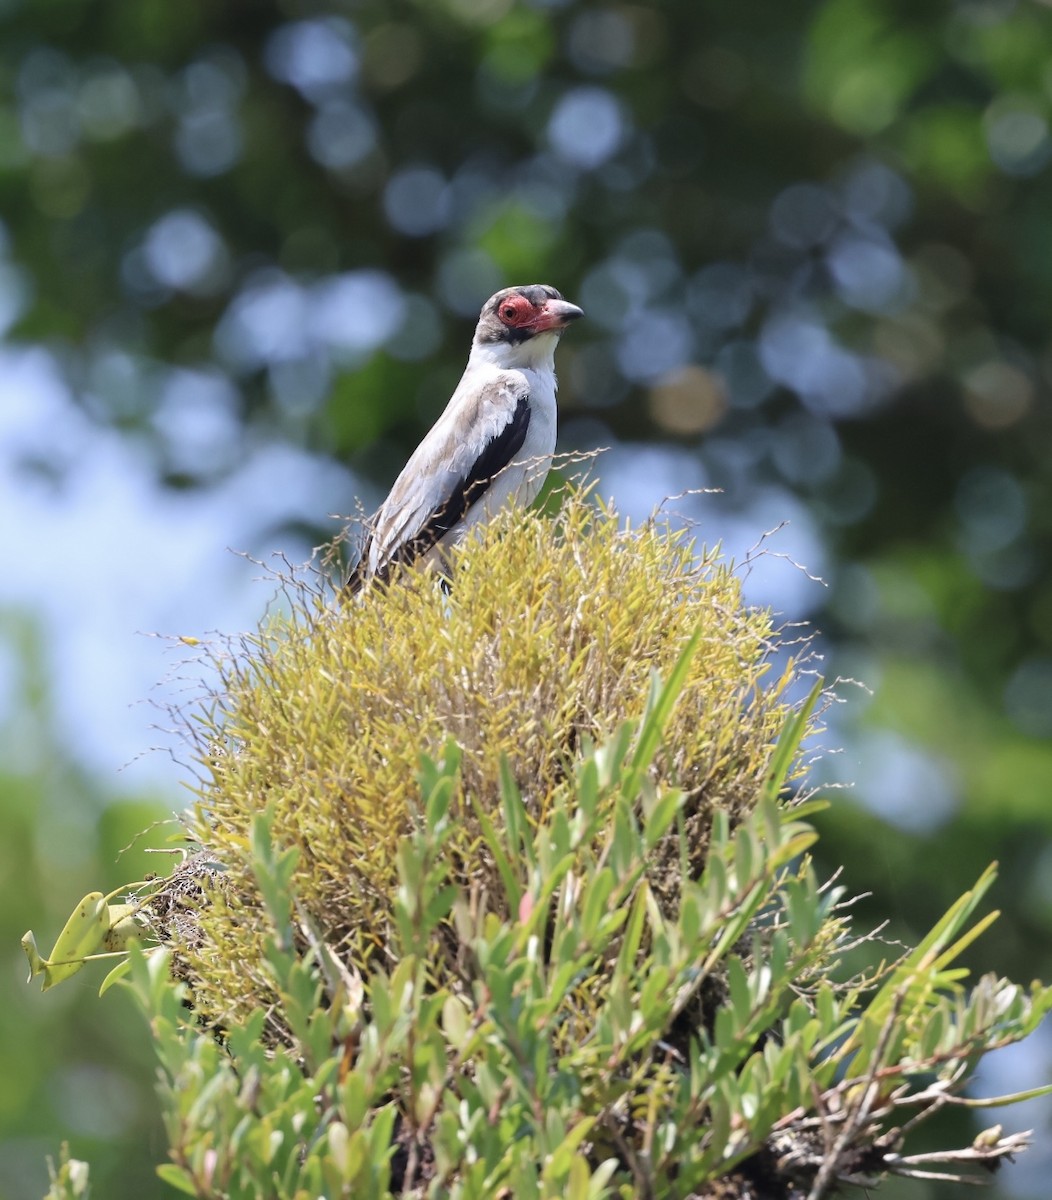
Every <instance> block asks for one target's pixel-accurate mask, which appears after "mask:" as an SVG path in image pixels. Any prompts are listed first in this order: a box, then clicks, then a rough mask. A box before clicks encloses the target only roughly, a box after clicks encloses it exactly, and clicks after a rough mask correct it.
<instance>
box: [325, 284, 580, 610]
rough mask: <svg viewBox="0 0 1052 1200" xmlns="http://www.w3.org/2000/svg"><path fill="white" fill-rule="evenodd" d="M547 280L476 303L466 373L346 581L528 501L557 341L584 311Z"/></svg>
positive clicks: (538, 469)
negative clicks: (505, 507)
mask: <svg viewBox="0 0 1052 1200" xmlns="http://www.w3.org/2000/svg"><path fill="white" fill-rule="evenodd" d="M583 315H584V314H583V312H582V311H581V309H579V308H578V307H577V305H576V304H570V303H569V302H568V301H566V300H564V299H563V298H562V296H561V295H560V294H559V293H558V292H557V291H556V290H555V288H553V287H548V286H547V285H545V284H531V285H528V286H526V287H512V288H505V289H504V290H503V291H501V292H498V293H497V294H496V295H495V296H491V297H490V298H489V300H487V301H486V303H485V304H484V305H483V306H482V313H481V315H480V317H479V323H478V326H477V327H476V329H475V339H474V341H473V342H472V343H471V355H470V357H469V358H468V365H467V368H466V369H465V371H464V375H463V377H462V378H461V380H460V383H459V384H458V385H457V389H456V391H455V392H454V393H453V395H452V397H451V398H450V401H449V403H448V404H447V405H446V408H445V411H444V412H443V413H442V415H441V416H440V417H439V418H438V420H437V421H436V422H435V424H434V425H433V426H432V427H431V429H430V431H429V432H428V434H427V436H426V437H425V438H424V440H423V441H422V442H421V443H420V445H419V446H417V448H416V450H415V451H414V453H413V456H412V457H411V458H410V459H409V461H408V462H407V463H406V465H405V466H404V467H403V469H402V473H401V474H400V475H399V476H398V478H397V479H396V480H395V484H394V487H392V488H391V493H390V495H389V496H388V497H387V499H386V500H385V501H384V502H383V504H382V505H381V506H380V509H379V511H378V512H377V513H376V515H375V517H373V519H372V520H371V521H370V522H369V531H368V537H367V539H366V542H365V546H364V547H363V549H362V557H361V560H360V561H359V563H358V565H357V566H356V567H355V568H354V570H353V571H352V572H351V576H350V578H349V579H348V581H347V588H346V590H347V592H348V593H354V592H357V591H358V589H359V588H361V587H362V585H363V584H365V583H366V582H367V581H368V580H369V579H374V578H375V579H379V580H381V581H383V580H386V579H387V577H388V575H389V573H390V570H391V567H392V566H393V565H394V564H395V563H423V562H427V561H432V560H434V559H435V558H437V557H439V556H440V555H441V554H442V551H443V549H444V548H445V547H448V546H451V545H455V544H456V543H457V542H458V541H460V539H461V538H463V536H464V534H465V533H466V532H467V531H468V530H469V529H470V528H471V527H472V525H475V524H477V523H478V522H479V521H487V520H489V519H490V518H491V517H493V515H494V514H495V513H496V512H497V510H498V509H499V508H500V507H501V506H502V505H504V504H505V503H513V504H522V505H526V504H529V503H530V502H531V501H532V500H533V499H534V497H535V496H536V495H537V493H538V492H539V491H540V490H541V485H542V484H543V482H544V479H545V476H546V475H547V474H548V469H549V467H550V466H551V462H552V455H553V454H554V453H555V423H556V422H555V387H556V381H555V361H554V355H555V347H556V345H557V344H558V341H559V335H560V334H561V333H562V331H563V330H564V329H565V328H566V326H567V325H568V324H569V323H570V322H571V321H574V320H576V319H577V318H578V317H581V316H583Z"/></svg>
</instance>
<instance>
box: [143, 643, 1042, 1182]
mask: <svg viewBox="0 0 1052 1200" xmlns="http://www.w3.org/2000/svg"><path fill="white" fill-rule="evenodd" d="M694 649H695V647H694V646H688V647H687V649H686V650H685V652H684V655H683V660H681V663H680V664H679V666H680V667H682V666H683V665H684V660H686V659H688V658H689V655H690V654H691V653H692V652H693V651H694ZM679 674H680V675H681V674H682V672H679ZM681 684H682V678H679V679H677V678H676V677H675V676H674V677H673V679H672V680H670V682H669V684H668V685H666V686H665V687H664V688H660V689H656V690H655V691H654V693H653V694H652V698H651V704H650V706H649V708H648V711H647V714H646V716H645V717H644V719H643V720H642V722H641V723H639V725H638V726H633V725H626V726H624V727H623V728H622V729H620V730H618V732H617V735H616V736H615V737H614V738H613V739H611V740H610V741H609V742H607V743H605V744H603V745H601V746H592V747H589V748H588V749H587V751H586V752H585V753H583V754H582V755H581V757H580V760H579V762H578V763H577V765H576V769H575V772H574V776H573V780H572V784H571V785H570V786H568V787H566V788H565V789H563V790H562V791H561V792H560V793H559V795H558V796H557V797H556V798H555V800H554V802H553V804H552V806H551V808H550V810H549V811H548V813H547V814H546V816H545V818H544V819H543V820H541V821H539V822H533V821H531V820H530V818H529V814H528V811H527V808H526V805H525V803H524V801H523V798H522V796H521V794H520V792H519V790H518V788H517V786H516V784H515V782H514V780H513V779H512V778H511V777H510V776H508V775H505V779H504V785H503V788H502V806H503V821H502V822H499V823H498V822H495V821H487V822H486V823H485V832H484V835H483V837H484V841H485V846H486V849H487V850H488V852H489V853H491V854H492V855H493V857H494V859H495V861H497V862H498V864H499V876H500V880H501V886H502V887H503V889H504V895H503V896H501V897H500V898H499V900H495V901H492V902H487V900H486V899H485V898H484V897H481V896H479V895H478V894H477V893H475V894H472V893H471V891H470V890H469V889H466V888H464V887H463V886H458V885H455V884H452V883H451V882H450V869H449V867H450V859H449V848H450V845H451V843H452V840H453V839H452V835H453V831H454V826H455V816H454V811H453V806H452V801H453V798H454V796H455V794H456V782H457V776H458V773H459V771H460V769H461V766H462V761H461V755H460V753H459V751H458V749H457V747H456V746H455V744H454V743H452V742H450V743H448V744H447V745H446V747H445V748H444V750H443V753H442V755H441V757H440V758H438V759H431V758H427V757H425V758H424V759H423V761H422V764H421V768H420V773H419V786H420V793H421V802H420V805H419V809H418V811H417V814H416V827H415V829H414V832H413V834H412V836H411V837H409V838H408V839H407V841H406V843H405V844H404V845H403V847H402V850H401V853H400V855H399V862H398V875H399V882H398V887H397V893H396V897H395V901H394V906H395V914H396V921H395V931H396V932H395V945H394V946H393V947H392V953H391V957H392V960H393V961H395V962H396V963H397V966H396V967H394V969H393V970H391V971H389V972H386V971H382V970H375V971H373V972H371V973H370V975H369V976H368V979H366V980H363V979H362V978H361V977H360V976H358V975H357V974H356V973H355V972H354V971H353V970H348V969H347V968H346V966H343V965H341V963H340V961H339V956H338V954H337V953H336V948H334V947H332V946H329V945H326V944H325V943H323V942H322V941H320V940H319V939H318V938H317V937H316V936H315V934H314V932H313V931H312V930H311V928H310V922H309V920H306V919H305V918H304V915H303V913H302V910H301V909H300V906H299V905H298V903H297V900H296V896H295V886H294V879H295V868H296V860H297V857H298V855H297V852H296V851H295V850H290V849H285V850H280V849H278V848H277V847H275V845H274V843H273V839H272V835H271V826H272V817H271V816H270V815H268V814H265V813H264V814H260V815H258V816H257V818H256V820H255V822H254V826H253V833H252V862H253V867H254V870H255V873H256V878H257V880H258V884H259V889H260V893H261V895H262V896H263V898H264V903H265V907H266V913H267V933H266V939H265V944H266V961H267V965H268V969H269V970H270V972H271V975H272V979H273V984H274V990H275V993H276V995H277V997H278V1001H277V1004H278V1006H279V1007H280V1010H281V1021H280V1026H281V1028H282V1029H283V1030H286V1031H289V1032H288V1035H287V1037H286V1041H285V1044H279V1045H274V1044H273V1043H272V1041H271V1037H272V1034H273V1030H270V1032H269V1033H268V1027H269V1024H270V1020H271V1015H272V1014H271V1013H269V1012H268V1011H267V1010H265V1009H263V1008H258V1009H257V1010H256V1011H254V1012H253V1013H252V1014H251V1016H250V1017H249V1018H248V1020H247V1021H245V1022H244V1023H243V1024H240V1025H238V1026H235V1027H232V1028H231V1029H229V1030H228V1031H226V1034H225V1037H224V1038H223V1039H222V1040H218V1039H217V1038H216V1037H214V1036H213V1035H211V1034H209V1033H207V1032H204V1031H202V1030H200V1029H199V1028H197V1027H195V1022H194V1019H193V1017H192V1015H191V1014H189V1013H188V1011H187V1009H186V1007H185V1004H184V1001H185V988H184V986H183V985H180V984H176V983H173V981H172V980H171V978H170V975H169V972H168V963H167V957H166V956H163V955H154V956H151V957H147V956H146V955H144V954H143V953H142V952H141V951H137V950H136V951H133V954H132V969H131V978H130V983H131V986H132V987H133V988H134V990H135V993H136V995H137V997H138V999H139V1001H140V1003H141V1004H142V1006H143V1008H144V1009H145V1010H146V1011H147V1012H148V1013H149V1014H150V1017H151V1023H152V1029H153V1034H154V1038H155V1041H156V1046H157V1050H158V1054H159V1057H160V1060H161V1064H162V1069H163V1070H162V1080H163V1082H162V1100H163V1104H164V1108H165V1119H166V1124H167V1129H168V1135H169V1140H170V1154H171V1159H172V1161H171V1162H170V1163H168V1164H165V1165H164V1166H163V1167H161V1168H160V1174H161V1175H162V1177H163V1178H164V1179H165V1180H166V1181H167V1182H168V1183H170V1184H171V1185H173V1186H174V1187H176V1188H177V1189H178V1190H179V1191H181V1192H183V1193H185V1194H187V1195H191V1196H198V1197H209V1198H211V1197H223V1198H228V1197H229V1198H231V1200H235V1198H241V1197H243V1198H245V1200H248V1198H250V1197H257V1196H259V1195H267V1196H269V1197H274V1198H275V1200H283V1198H285V1197H288V1198H289V1200H293V1198H297V1200H298V1198H300V1197H307V1196H326V1197H337V1196H348V1197H350V1196H354V1197H376V1198H378V1200H379V1198H381V1197H387V1196H390V1195H393V1194H403V1195H417V1196H425V1195H426V1196H436V1197H437V1196H448V1197H458V1198H459V1197H463V1198H477V1200H489V1198H491V1197H493V1196H497V1195H514V1196H516V1197H523V1198H525V1200H533V1198H537V1200H540V1198H541V1197H552V1198H553V1200H554V1198H555V1197H571V1198H573V1200H597V1198H599V1197H603V1196H622V1197H626V1198H627V1197H636V1196H661V1197H665V1196H668V1197H672V1196H692V1195H705V1194H706V1192H705V1188H706V1186H707V1185H711V1184H713V1183H714V1181H716V1180H720V1179H726V1178H727V1177H728V1176H730V1177H731V1178H732V1179H735V1178H738V1179H741V1180H744V1179H745V1178H746V1177H750V1178H752V1179H753V1181H754V1182H755V1180H756V1178H757V1177H758V1172H761V1171H767V1172H771V1173H772V1174H771V1178H774V1177H775V1175H776V1174H777V1172H778V1171H780V1170H781V1171H782V1176H781V1177H783V1178H789V1177H794V1178H801V1177H802V1178H809V1179H810V1180H812V1181H814V1180H816V1179H818V1178H819V1176H820V1173H821V1171H822V1169H823V1168H824V1167H825V1166H826V1165H827V1164H829V1163H832V1164H833V1168H832V1170H831V1171H830V1173H829V1181H830V1183H833V1182H836V1181H837V1180H846V1179H852V1180H853V1181H857V1179H858V1171H857V1170H856V1169H855V1166H854V1165H853V1164H856V1163H858V1162H861V1161H863V1160H864V1161H865V1162H866V1163H867V1164H868V1171H869V1176H868V1182H869V1183H870V1184H873V1183H875V1182H876V1181H877V1177H878V1176H879V1175H880V1174H882V1173H883V1172H885V1171H889V1170H895V1169H897V1168H898V1169H900V1170H902V1171H903V1173H911V1169H909V1170H908V1169H907V1168H905V1167H902V1166H901V1164H899V1162H898V1159H899V1157H900V1156H899V1155H898V1151H899V1148H900V1142H899V1141H898V1140H897V1139H896V1137H895V1136H894V1135H892V1136H890V1137H889V1136H888V1124H889V1119H890V1117H891V1116H892V1114H894V1113H895V1112H896V1111H897V1110H898V1109H899V1108H901V1107H903V1106H906V1105H911V1106H912V1109H913V1111H914V1113H915V1114H923V1113H924V1112H925V1111H927V1110H934V1109H937V1108H938V1107H939V1106H940V1105H941V1104H943V1103H946V1102H947V1101H948V1099H950V1098H952V1097H953V1095H954V1094H955V1093H956V1092H957V1091H958V1090H959V1089H960V1087H961V1086H962V1084H963V1082H964V1080H965V1079H966V1078H967V1074H968V1072H969V1071H970V1070H971V1068H972V1066H973V1065H974V1061H975V1058H976V1055H977V1054H978V1053H979V1052H980V1051H981V1050H982V1049H984V1048H986V1047H988V1046H990V1045H994V1044H1004V1043H1005V1042H1007V1041H1012V1040H1016V1039H1017V1038H1019V1037H1022V1036H1024V1035H1025V1034H1026V1033H1027V1032H1029V1031H1030V1030H1031V1029H1032V1028H1033V1027H1034V1026H1035V1024H1036V1023H1037V1021H1038V1020H1039V1019H1040V1017H1041V1015H1042V1014H1043V1013H1044V1012H1046V1011H1047V1010H1048V1009H1049V1008H1050V1007H1052V991H1050V990H1049V989H1035V991H1034V992H1033V993H1032V994H1031V995H1029V996H1028V995H1026V994H1024V993H1023V992H1022V990H1021V989H1017V988H1014V987H1012V986H1011V985H1006V984H1004V983H1003V982H1000V981H993V980H984V981H982V982H981V984H980V986H979V987H978V988H977V989H976V990H975V992H974V993H973V994H972V995H971V996H970V997H969V996H966V995H965V993H964V992H963V990H962V988H961V978H962V976H963V974H964V972H963V971H962V970H960V969H959V968H957V967H955V966H953V965H952V964H953V963H954V961H955V959H956V957H957V956H958V955H959V953H960V952H961V951H962V950H963V949H964V948H965V946H966V945H967V944H968V942H969V941H970V940H971V939H972V937H973V936H975V934H976V933H978V932H980V931H981V930H982V928H984V927H985V925H986V924H987V923H988V921H981V922H979V924H978V925H975V926H969V922H970V921H971V919H972V918H973V915H974V912H975V909H976V906H977V904H978V902H979V901H980V899H981V897H982V895H983V893H984V891H985V889H986V887H987V886H988V885H989V882H990V879H991V878H992V873H987V875H986V876H984V879H983V880H981V881H980V884H979V885H978V886H977V887H976V889H974V891H973V892H971V893H969V894H968V895H967V896H966V897H964V898H963V899H962V900H961V901H960V902H959V903H958V904H957V905H955V906H954V908H953V909H952V910H951V911H950V912H949V913H947V914H946V917H945V918H944V919H943V921H942V922H940V924H939V926H938V927H937V928H936V929H935V930H933V931H932V933H931V934H930V935H929V937H928V938H926V939H925V940H924V941H923V942H922V943H921V945H920V946H918V947H917V949H916V950H915V951H913V952H911V953H910V954H908V955H906V956H905V957H904V958H903V959H902V960H901V961H900V962H899V963H898V964H897V965H896V966H895V967H894V968H893V969H891V970H889V971H887V972H886V974H885V978H884V981H883V983H882V985H881V986H880V987H879V988H877V989H876V990H875V992H874V994H872V995H871V996H870V997H869V998H868V999H863V997H862V994H861V992H860V990H859V989H857V988H854V987H850V986H837V985H836V984H834V983H833V982H832V980H831V978H830V972H831V971H832V970H833V969H834V968H835V966H836V962H837V958H838V954H839V951H840V948H841V947H842V945H843V944H844V941H845V938H846V937H847V927H846V923H845V920H844V918H843V916H842V915H840V913H839V912H838V907H837V901H838V899H839V897H838V893H837V892H836V891H835V890H831V889H822V888H820V887H819V885H818V883H817V881H816V879H815V878H814V875H813V872H812V871H811V868H810V865H809V863H808V860H807V857H806V851H807V848H808V847H809V846H810V845H811V844H812V843H813V841H814V839H815V833H814V831H813V830H812V829H811V828H810V826H809V825H808V824H807V823H806V822H805V821H803V820H802V819H801V817H802V816H805V815H806V810H801V809H798V810H796V811H794V810H792V809H788V810H787V809H784V808H780V807H779V806H778V805H777V803H776V802H775V800H774V799H773V798H772V795H771V794H770V793H772V792H774V791H776V790H777V786H778V781H777V779H776V778H775V777H774V776H771V777H770V778H769V782H768V793H769V794H768V795H767V796H765V797H764V798H763V800H762V802H761V804H760V806H759V807H758V809H757V811H756V812H755V813H754V814H753V815H752V816H751V817H750V818H749V819H748V820H747V821H746V822H745V823H744V824H743V825H742V826H741V827H740V828H738V829H737V830H734V831H732V830H731V828H730V826H729V824H728V822H727V821H726V819H725V818H722V817H718V818H717V819H716V821H715V823H714V828H713V831H712V837H711V841H710V848H709V856H708V861H707V864H706V867H705V869H704V871H703V872H702V874H701V876H700V878H698V879H697V880H690V879H686V878H685V879H684V880H683V881H682V884H681V889H680V893H679V896H678V898H677V904H676V905H675V910H676V911H675V913H674V914H670V913H668V912H667V911H666V910H665V909H664V908H663V906H662V905H661V904H659V903H658V902H657V899H656V897H655V894H654V892H653V890H652V888H651V887H650V883H649V877H648V871H649V867H650V864H651V862H652V858H651V855H652V851H653V848H654V847H655V845H657V844H658V843H659V841H660V840H661V839H662V838H663V837H664V836H666V833H667V832H668V830H669V829H673V830H675V829H676V827H677V824H678V823H679V824H680V832H679V834H678V839H679V840H680V842H681V843H682V842H683V838H684V834H683V832H682V826H681V823H680V817H681V814H682V809H683V801H684V796H683V794H682V793H678V792H674V791H673V792H664V793H658V792H656V791H655V790H654V789H652V788H650V787H648V786H647V785H646V782H645V780H646V767H647V766H648V765H649V756H651V755H652V754H653V753H654V752H655V751H656V748H657V744H658V739H659V737H660V730H661V722H662V719H663V718H664V717H667V714H668V712H669V711H670V710H671V706H672V702H673V700H674V698H675V693H676V690H677V685H679V686H681ZM802 728H803V721H802V720H797V721H794V722H790V724H789V726H788V727H787V731H786V737H785V738H784V739H783V742H782V744H781V745H780V747H779V753H778V754H777V755H776V758H777V759H780V760H782V761H790V760H791V758H792V754H793V751H794V750H795V747H796V739H797V738H798V736H799V733H800V731H801V729H802ZM655 733H656V734H657V737H655ZM603 796H606V797H608V798H612V810H613V819H612V820H607V819H606V818H605V817H604V816H601V815H600V814H602V813H604V812H605V811H606V810H605V809H604V807H603V805H602V804H601V803H600V798H601V797H603ZM681 849H682V850H683V852H684V853H685V852H686V849H687V847H686V845H685V844H681ZM498 910H499V911H507V912H511V913H514V914H515V915H513V916H509V917H503V918H502V917H501V916H499V915H498ZM451 929H452V930H453V931H454V935H455V941H456V952H455V960H456V962H457V964H458V970H457V973H456V976H455V978H450V979H447V980H446V981H445V982H444V983H442V984H441V985H438V984H436V982H435V980H434V978H433V976H432V972H431V970H430V968H429V962H430V961H433V957H434V956H433V953H432V952H431V943H432V941H433V940H434V939H436V938H448V937H449V936H450V930H451ZM297 931H299V934H300V936H297ZM297 945H298V946H299V947H301V948H297ZM304 945H305V946H306V948H305V949H304V948H302V947H303V946H304ZM933 1080H935V1081H936V1083H935V1084H934V1085H933ZM819 1118H821V1119H822V1120H823V1121H825V1122H827V1124H828V1127H829V1129H830V1131H831V1132H830V1135H829V1139H828V1140H827V1141H826V1142H822V1140H821V1139H817V1141H816V1139H815V1137H814V1136H813V1132H812V1131H813V1128H814V1125H815V1123H816V1121H817V1120H818V1119H819ZM916 1120H917V1116H916V1115H915V1116H914V1121H916ZM845 1134H846V1135H847V1136H844V1137H843V1138H842V1144H838V1142H837V1138H839V1137H841V1135H845ZM882 1138H883V1139H884V1140H883V1141H881V1139H882ZM878 1144H879V1152H878V1150H877V1149H875V1147H876V1146H877V1145H878ZM775 1147H779V1148H780V1149H778V1150H777V1151H776V1150H775ZM816 1147H817V1148H816ZM1012 1148H1016V1149H1017V1148H1018V1146H1017V1145H1014V1144H1013V1147H1012ZM1005 1152H1007V1151H1006V1150H1005V1148H1004V1147H1002V1146H1001V1144H1000V1142H999V1141H998V1139H997V1138H995V1139H993V1142H992V1143H991V1146H990V1152H989V1157H991V1158H996V1157H997V1156H998V1155H999V1154H1001V1153H1005ZM808 1153H810V1158H808V1157H807V1155H808ZM779 1155H780V1156H781V1159H779ZM782 1160H784V1162H783V1165H782V1166H779V1162H781V1161H782ZM790 1161H791V1162H792V1163H793V1166H792V1169H791V1171H790V1169H789V1168H788V1167H787V1166H785V1165H784V1163H788V1162H790ZM736 1173H737V1174H736ZM912 1173H916V1172H912ZM816 1194H819V1195H820V1194H822V1193H821V1192H818V1193H816Z"/></svg>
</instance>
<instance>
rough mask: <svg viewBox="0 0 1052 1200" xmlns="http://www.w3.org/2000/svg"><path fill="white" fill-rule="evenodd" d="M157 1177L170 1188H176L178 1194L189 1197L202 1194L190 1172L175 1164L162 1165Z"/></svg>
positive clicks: (158, 1169)
mask: <svg viewBox="0 0 1052 1200" xmlns="http://www.w3.org/2000/svg"><path fill="white" fill-rule="evenodd" d="M157 1175H158V1178H160V1179H161V1180H163V1181H164V1182H165V1183H167V1184H168V1186H169V1187H174V1188H175V1190H176V1191H177V1192H182V1193H183V1194H184V1195H187V1196H197V1195H199V1194H200V1193H199V1191H198V1188H197V1185H196V1184H195V1183H194V1179H193V1176H192V1175H191V1174H190V1172H189V1171H187V1170H186V1169H185V1168H183V1167H179V1166H176V1164H175V1163H161V1165H160V1166H159V1167H158V1168H157Z"/></svg>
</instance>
